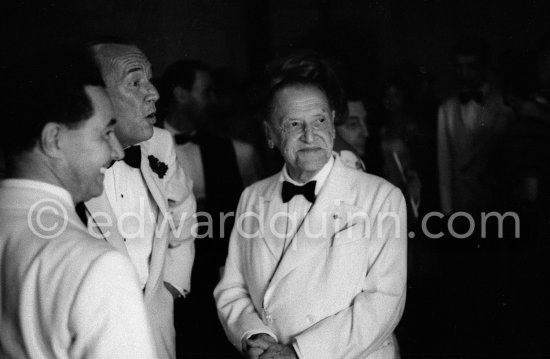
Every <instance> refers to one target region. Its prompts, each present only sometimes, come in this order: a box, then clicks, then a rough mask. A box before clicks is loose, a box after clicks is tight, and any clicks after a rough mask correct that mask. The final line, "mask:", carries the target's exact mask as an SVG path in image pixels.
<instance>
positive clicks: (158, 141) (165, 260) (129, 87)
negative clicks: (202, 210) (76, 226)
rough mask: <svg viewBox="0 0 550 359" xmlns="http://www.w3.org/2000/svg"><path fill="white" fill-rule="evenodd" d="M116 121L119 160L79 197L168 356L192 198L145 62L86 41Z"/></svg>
mask: <svg viewBox="0 0 550 359" xmlns="http://www.w3.org/2000/svg"><path fill="white" fill-rule="evenodd" d="M90 50H91V52H92V53H93V56H94V57H95V60H96V61H97V63H98V64H99V66H100V68H101V73H102V76H103V78H104V80H105V83H106V88H107V93H108V94H109V97H110V99H111V102H112V103H113V109H114V114H115V117H116V119H117V124H116V127H115V134H116V136H117V138H118V139H119V141H120V143H121V145H122V147H123V148H125V158H124V161H117V162H114V163H113V164H112V166H111V167H110V168H109V169H108V170H107V171H106V173H105V181H104V184H105V191H104V193H103V195H102V196H100V197H98V198H95V199H92V200H91V201H88V202H86V207H87V211H88V212H89V213H90V214H91V216H90V217H91V218H90V219H89V221H88V223H89V225H90V226H92V227H93V228H95V230H96V232H97V234H98V236H102V237H104V239H105V240H107V241H108V242H109V243H111V244H112V245H113V246H114V247H115V248H117V249H118V250H120V251H121V252H122V253H124V254H125V255H127V256H128V257H129V258H130V260H131V261H132V263H133V264H134V268H135V270H136V274H137V278H138V280H139V283H140V285H141V288H142V290H143V294H144V299H145V305H146V307H147V310H148V314H149V319H150V321H151V327H152V330H153V335H154V338H155V342H156V346H157V351H158V356H159V357H160V358H174V357H175V355H176V353H175V330H174V324H173V308H174V299H177V298H179V297H182V296H185V295H186V293H187V292H189V291H190V277H191V268H192V265H193V258H194V243H193V241H194V236H193V233H192V231H193V230H194V228H193V226H194V224H195V223H196V221H195V217H194V214H195V199H194V196H193V193H192V189H191V187H192V183H191V181H190V180H189V179H188V178H187V177H186V176H185V175H184V173H183V170H182V169H181V167H180V166H179V165H178V163H177V161H176V153H175V149H174V142H173V139H172V136H171V135H170V133H169V132H167V131H166V130H163V129H160V128H156V127H154V126H153V125H154V124H155V121H156V118H155V112H156V110H155V102H156V101H157V100H158V97H159V96H158V92H157V90H156V88H155V87H154V86H153V84H152V83H151V81H150V80H151V64H150V63H149V61H148V60H147V58H146V57H145V55H144V54H143V53H142V52H141V51H140V50H139V49H138V48H137V47H136V46H134V45H132V44H126V43H119V42H103V43H96V44H93V45H91V46H90Z"/></svg>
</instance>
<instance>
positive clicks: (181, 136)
mask: <svg viewBox="0 0 550 359" xmlns="http://www.w3.org/2000/svg"><path fill="white" fill-rule="evenodd" d="M174 141H175V142H176V145H185V144H186V143H187V142H194V143H197V144H198V142H197V134H196V133H194V134H192V135H188V134H185V133H178V134H176V135H174Z"/></svg>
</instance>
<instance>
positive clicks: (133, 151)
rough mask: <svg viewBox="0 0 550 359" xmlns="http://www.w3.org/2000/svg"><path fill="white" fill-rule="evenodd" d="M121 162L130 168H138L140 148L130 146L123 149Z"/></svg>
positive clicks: (139, 164)
mask: <svg viewBox="0 0 550 359" xmlns="http://www.w3.org/2000/svg"><path fill="white" fill-rule="evenodd" d="M123 161H124V162H126V164H127V165H128V166H130V167H133V168H139V167H140V166H141V147H139V146H132V147H128V148H127V149H125V150H124V159H123Z"/></svg>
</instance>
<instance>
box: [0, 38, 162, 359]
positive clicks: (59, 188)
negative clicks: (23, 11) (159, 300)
mask: <svg viewBox="0 0 550 359" xmlns="http://www.w3.org/2000/svg"><path fill="white" fill-rule="evenodd" d="M81 50H82V49H74V48H72V47H70V46H69V47H67V46H62V47H57V46H56V47H55V48H51V49H41V48H40V47H39V46H36V47H35V48H34V51H33V53H32V55H33V56H28V57H20V58H18V62H19V64H18V65H17V66H16V67H13V68H9V70H10V71H9V72H8V71H6V73H5V75H6V76H4V78H3V82H2V85H3V86H4V91H3V93H5V94H6V97H5V98H4V106H3V109H4V113H5V116H6V119H7V120H8V121H7V122H6V128H5V129H4V131H3V132H2V134H1V140H0V143H1V144H2V146H3V147H5V150H6V154H7V155H8V156H7V164H8V173H7V177H8V178H7V179H6V180H3V181H1V182H0V303H1V305H0V318H1V319H0V358H13V359H19V358H20V359H23V358H24V359H54V358H105V359H107V358H111V359H124V358H128V359H136V358H142V359H151V358H157V355H156V350H155V343H154V341H153V336H152V334H151V328H150V325H149V321H148V318H147V312H146V309H145V305H144V302H143V296H142V292H141V289H140V288H139V284H138V282H137V278H136V275H135V273H134V269H133V267H132V264H131V263H130V260H129V259H128V258H127V257H126V256H124V255H122V254H120V253H119V252H118V251H116V250H115V249H114V248H113V247H112V246H110V245H109V244H108V243H106V242H105V241H103V240H102V241H98V240H96V239H95V238H93V237H92V235H91V234H90V233H89V232H88V231H87V229H86V227H85V226H84V224H83V222H82V221H81V220H80V219H79V218H78V216H77V213H76V212H75V203H78V202H81V201H87V200H89V199H90V198H92V197H96V196H99V195H100V194H101V193H102V192H103V179H104V173H105V170H106V168H107V167H108V166H109V164H110V163H111V162H112V161H113V160H119V159H121V158H122V156H123V153H122V148H121V146H120V143H119V142H118V141H117V138H116V137H115V135H114V127H115V123H116V119H115V118H114V113H113V109H112V105H111V102H110V101H109V97H108V95H107V92H106V91H105V85H104V81H103V80H102V78H101V75H100V73H99V70H98V68H97V66H96V65H95V64H94V62H93V61H92V60H91V59H90V57H89V56H88V54H86V52H85V51H81ZM29 55H30V54H29Z"/></svg>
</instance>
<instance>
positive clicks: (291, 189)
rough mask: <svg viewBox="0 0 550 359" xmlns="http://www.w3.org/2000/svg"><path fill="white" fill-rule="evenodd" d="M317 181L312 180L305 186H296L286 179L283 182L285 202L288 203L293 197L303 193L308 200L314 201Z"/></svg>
mask: <svg viewBox="0 0 550 359" xmlns="http://www.w3.org/2000/svg"><path fill="white" fill-rule="evenodd" d="M316 183H317V181H310V182H308V183H306V184H305V185H303V186H295V185H293V184H292V183H290V182H287V181H284V182H283V192H282V197H283V202H284V203H287V202H288V201H290V200H291V199H292V197H294V196H296V195H298V194H301V195H303V196H304V197H305V198H306V199H307V200H308V201H310V202H311V203H313V201H315V184H316Z"/></svg>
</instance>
